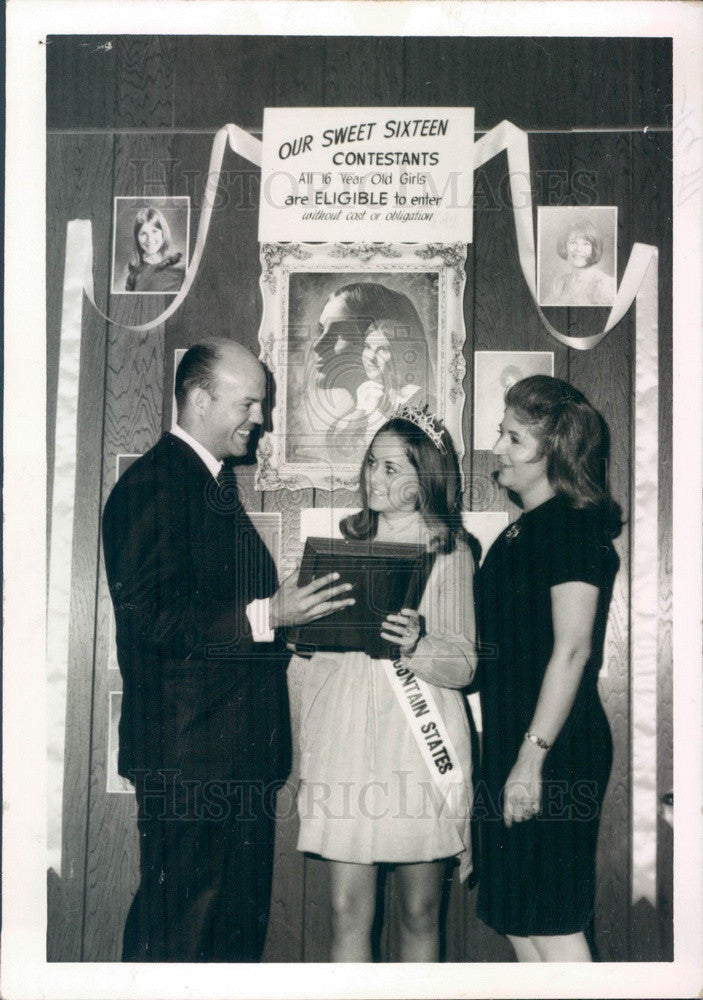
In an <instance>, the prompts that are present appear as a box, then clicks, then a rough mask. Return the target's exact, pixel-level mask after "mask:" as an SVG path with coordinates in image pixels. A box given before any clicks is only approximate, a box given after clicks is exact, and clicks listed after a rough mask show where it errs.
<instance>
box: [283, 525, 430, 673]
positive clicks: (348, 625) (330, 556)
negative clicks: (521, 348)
mask: <svg viewBox="0 0 703 1000" xmlns="http://www.w3.org/2000/svg"><path fill="white" fill-rule="evenodd" d="M433 562H434V555H433V554H431V553H428V552H427V550H426V549H425V548H424V546H422V545H407V544H400V543H396V542H369V541H358V540H355V539H338V538H334V539H331V538H308V540H307V542H306V543H305V552H304V553H303V561H302V564H301V567H300V575H299V577H298V585H299V586H301V587H302V586H304V585H305V584H306V583H309V582H310V581H311V580H312V579H313V577H318V578H319V577H321V576H324V575H325V574H326V573H332V572H337V573H339V577H340V579H339V582H340V583H343V582H344V583H351V584H353V590H352V591H351V594H350V596H352V597H354V598H355V600H356V604H352V605H350V606H349V607H346V608H342V609H341V610H339V611H335V612H334V614H331V615H329V616H328V617H327V618H320V619H318V620H317V621H314V622H310V623H309V624H308V625H299V626H297V627H295V628H291V629H289V631H288V641H289V643H290V644H291V645H293V646H295V647H296V648H297V649H298V650H300V651H301V652H311V651H313V650H315V649H329V650H338V651H343V652H347V651H351V650H362V651H363V652H365V653H368V655H369V656H373V657H375V658H377V659H384V658H388V657H391V658H392V657H394V656H395V655H397V649H396V647H394V646H392V645H391V644H390V643H388V642H386V641H385V639H382V638H381V623H382V622H383V620H384V619H385V618H387V616H388V615H389V614H397V613H398V611H400V609H401V608H413V610H417V607H418V605H419V603H420V598H421V597H422V593H423V591H424V589H425V584H426V583H427V578H428V576H429V574H430V571H431V569H432V563H433Z"/></svg>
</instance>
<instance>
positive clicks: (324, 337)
mask: <svg viewBox="0 0 703 1000" xmlns="http://www.w3.org/2000/svg"><path fill="white" fill-rule="evenodd" d="M465 259H466V246H465V245H464V244H451V245H447V246H444V245H439V244H436V245H435V244H431V245H424V244H420V245H415V244H375V243H374V244H341V243H340V244H326V243H323V244H294V243H290V244H263V245H262V247H261V265H262V275H261V282H260V284H261V291H262V296H263V300H264V312H263V317H262V321H261V327H260V331H259V343H260V345H261V355H260V356H261V359H262V360H263V361H264V362H265V364H266V365H267V366H268V368H269V369H270V371H271V373H272V375H273V378H274V381H275V384H276V399H275V405H274V408H273V410H272V425H273V426H272V431H271V432H270V433H268V434H265V435H264V436H263V438H262V439H261V441H260V444H259V452H258V470H257V477H256V487H257V489H262V490H264V489H265V490H271V489H280V488H287V489H292V490H295V489H300V488H307V487H319V488H322V489H355V488H356V486H357V484H358V476H359V468H360V465H361V459H362V458H363V455H364V452H365V451H366V448H367V446H368V444H369V442H370V441H371V438H372V437H373V436H374V434H375V433H376V431H377V430H378V429H379V428H380V427H381V426H382V425H383V424H384V423H385V421H386V420H387V419H388V418H389V417H390V416H391V414H392V413H394V412H395V411H397V410H398V409H399V408H401V407H403V406H408V405H410V406H419V407H422V406H424V405H427V406H429V408H430V409H431V410H432V411H433V412H434V413H436V415H437V416H438V417H439V418H440V419H441V420H442V421H443V422H444V424H445V426H446V427H447V429H448V431H449V433H450V434H451V435H452V439H453V441H454V444H455V446H456V448H457V452H458V453H459V456H460V457H461V455H462V454H463V439H462V435H461V415H462V411H463V406H464V390H463V377H464V374H465V371H466V366H465V363H464V358H463V354H462V348H463V345H464V340H465V336H466V334H465V330H464V318H463V310H462V295H463V288H464V281H465V272H464V262H465Z"/></svg>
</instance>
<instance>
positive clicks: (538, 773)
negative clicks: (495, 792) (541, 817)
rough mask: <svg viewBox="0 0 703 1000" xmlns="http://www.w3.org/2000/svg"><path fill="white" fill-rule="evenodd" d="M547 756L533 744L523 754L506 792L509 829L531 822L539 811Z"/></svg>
mask: <svg viewBox="0 0 703 1000" xmlns="http://www.w3.org/2000/svg"><path fill="white" fill-rule="evenodd" d="M545 756H546V753H545V751H544V750H542V749H541V748H540V747H536V746H535V745H534V744H532V743H529V744H525V745H524V746H523V749H521V750H520V753H519V755H518V759H517V760H516V761H515V764H514V765H513V769H512V771H511V772H510V774H509V775H508V780H507V781H506V782H505V787H504V789H503V822H504V823H505V825H506V826H507V827H511V826H512V825H513V823H522V821H523V820H525V819H532V818H533V816H536V815H537V813H538V812H539V811H540V809H541V805H542V763H543V761H544V758H545Z"/></svg>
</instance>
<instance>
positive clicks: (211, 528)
mask: <svg viewBox="0 0 703 1000" xmlns="http://www.w3.org/2000/svg"><path fill="white" fill-rule="evenodd" d="M265 392H266V380H265V373H264V370H263V368H262V366H261V364H260V363H259V361H257V359H256V358H255V357H254V355H253V354H251V352H249V351H248V350H247V349H246V348H244V347H242V346H241V345H240V344H236V343H234V342H232V341H228V340H223V339H213V340H208V341H204V342H202V343H200V344H196V345H194V346H193V347H191V348H190V349H189V350H188V351H187V352H186V354H185V355H184V357H183V359H182V360H181V363H180V365H179V367H178V371H177V373H176V406H177V412H178V417H177V423H176V425H175V426H174V427H173V430H172V431H171V432H170V433H168V434H164V436H163V437H162V438H161V440H160V441H159V442H158V444H157V445H155V447H154V448H152V449H151V450H150V451H149V452H147V453H146V454H145V455H143V456H142V457H141V458H139V459H138V460H137V461H136V462H135V463H134V464H133V465H131V466H130V467H129V469H128V470H127V471H126V472H125V473H124V475H123V476H122V477H121V478H120V479H119V481H118V482H117V484H116V486H115V488H114V489H113V491H112V493H111V494H110V497H109V498H108V501H107V504H106V506H105V512H104V515H103V543H104V551H105V566H106V570H107V578H108V583H109V587H110V594H111V596H112V600H113V604H114V608H115V620H116V625H117V631H116V635H117V655H118V661H119V665H120V672H121V674H122V679H123V695H122V716H121V719H120V745H119V758H118V769H119V772H120V774H122V775H124V776H125V777H127V778H129V780H130V781H132V782H133V784H134V786H135V792H136V798H137V804H138V828H139V838H140V850H141V859H140V872H141V881H140V885H139V888H138V891H137V894H136V896H135V898H134V901H133V903H132V907H131V909H130V912H129V915H128V917H127V923H126V926H125V933H124V941H123V951H122V958H123V961H147V962H148V961H152V962H178V961H181V962H203V961H219V962H232V961H249V962H252V961H258V960H259V959H260V957H261V951H262V949H263V944H264V938H265V934H266V923H267V919H268V908H269V896H270V883H271V866H272V852H273V832H274V829H273V828H274V824H273V817H274V805H275V791H276V788H277V787H278V785H279V784H280V782H281V781H282V780H283V779H285V777H286V772H287V767H288V763H289V735H288V709H287V699H286V688H285V655H284V651H283V649H282V644H281V643H280V642H277V641H276V638H275V632H276V629H277V628H279V627H280V626H283V625H291V624H296V623H302V622H306V621H312V620H314V619H315V618H319V617H322V616H324V615H326V614H329V613H331V612H332V611H334V610H336V609H337V608H339V607H343V606H345V605H346V604H348V603H350V602H351V601H352V600H353V598H351V597H350V596H349V595H348V594H347V595H346V596H345V591H346V587H343V586H340V585H337V584H335V583H334V582H333V581H332V578H331V577H324V578H321V579H320V580H318V581H313V583H312V584H310V585H308V586H307V587H303V588H298V587H297V586H296V581H295V580H294V579H293V578H289V579H288V580H287V581H285V582H284V583H283V584H282V586H281V587H280V588H278V589H277V580H276V571H275V567H274V565H273V562H272V560H271V557H270V555H269V553H268V551H267V549H266V547H265V546H264V544H263V542H262V541H261V539H260V538H259V535H258V534H257V532H256V531H255V529H254V527H253V525H252V523H251V521H250V519H249V518H248V516H247V514H246V512H245V511H244V510H243V508H242V507H241V505H240V503H239V498H238V495H237V491H236V482H235V480H234V478H233V475H232V473H229V472H228V473H226V474H225V475H223V464H224V463H226V462H229V461H230V460H232V459H234V460H236V459H238V458H242V457H244V456H245V455H246V454H247V452H248V450H249V445H250V439H251V436H252V432H253V431H254V430H255V428H256V427H257V426H258V425H259V424H261V423H262V421H263V413H262V407H263V403H264V398H265Z"/></svg>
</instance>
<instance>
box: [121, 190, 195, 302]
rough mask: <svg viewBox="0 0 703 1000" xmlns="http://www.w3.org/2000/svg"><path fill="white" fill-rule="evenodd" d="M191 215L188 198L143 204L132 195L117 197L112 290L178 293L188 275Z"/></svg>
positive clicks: (155, 200) (164, 199) (160, 200)
mask: <svg viewBox="0 0 703 1000" xmlns="http://www.w3.org/2000/svg"><path fill="white" fill-rule="evenodd" d="M135 208H136V211H135ZM188 214H189V199H188V198H180V197H179V198H160V199H153V201H151V202H148V203H146V204H141V205H139V202H137V201H135V199H133V198H116V199H115V249H114V257H113V292H132V293H140V294H152V295H154V294H162V295H164V294H165V295H175V293H176V292H178V291H179V290H180V288H181V285H182V284H183V280H184V278H185V275H186V260H185V248H186V247H187V244H188ZM169 219H170V221H169ZM174 226H175V227H176V229H177V231H178V236H177V237H174V236H173V235H172V232H173V230H174ZM181 247H182V249H181ZM118 275H119V276H121V277H118Z"/></svg>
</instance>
